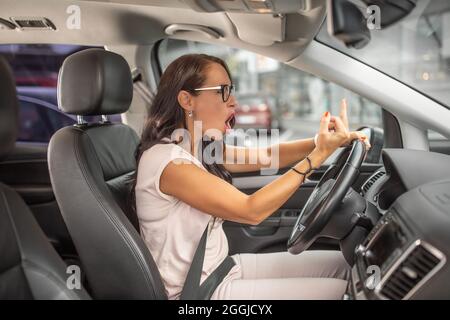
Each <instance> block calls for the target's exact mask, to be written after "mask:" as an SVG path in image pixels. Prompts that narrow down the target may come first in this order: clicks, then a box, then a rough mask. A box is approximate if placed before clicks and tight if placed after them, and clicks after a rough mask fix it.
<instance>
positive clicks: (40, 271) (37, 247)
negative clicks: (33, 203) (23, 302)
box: [0, 183, 89, 300]
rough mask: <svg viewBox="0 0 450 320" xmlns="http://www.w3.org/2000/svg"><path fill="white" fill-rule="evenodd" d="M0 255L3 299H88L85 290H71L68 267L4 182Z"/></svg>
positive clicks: (0, 189)
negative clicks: (68, 285)
mask: <svg viewBox="0 0 450 320" xmlns="http://www.w3.org/2000/svg"><path fill="white" fill-rule="evenodd" d="M0 255H1V259H0V300H3V299H71V300H72V299H73V300H79V299H89V296H88V294H87V293H86V292H85V291H84V289H68V287H67V285H66V281H67V279H68V277H69V274H66V268H67V267H66V265H65V264H64V262H63V261H62V260H61V258H60V257H59V256H58V254H57V253H56V251H55V250H54V249H53V247H52V246H51V245H50V243H49V242H48V241H47V239H46V237H45V235H44V233H43V231H42V230H41V229H40V227H39V225H38V224H37V222H36V220H35V219H34V217H33V215H32V214H31V211H30V210H29V209H28V207H27V206H26V205H25V202H24V201H23V200H22V198H20V196H19V195H18V194H17V193H16V192H15V191H14V190H13V189H11V188H9V187H7V186H6V185H4V184H2V183H0Z"/></svg>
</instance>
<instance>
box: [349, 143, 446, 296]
mask: <svg viewBox="0 0 450 320" xmlns="http://www.w3.org/2000/svg"><path fill="white" fill-rule="evenodd" d="M382 156H383V167H382V168H381V169H380V170H378V171H377V172H375V173H374V174H373V175H372V176H371V177H369V179H368V180H367V181H366V182H365V183H364V184H363V186H362V188H361V194H362V195H363V196H364V197H365V199H366V200H367V201H368V202H371V203H372V204H373V205H374V206H376V208H377V209H378V211H379V212H380V213H381V215H382V216H381V218H380V219H379V221H378V222H377V223H376V225H375V226H374V227H373V229H372V230H371V231H370V232H369V234H368V235H367V237H366V238H365V240H364V241H363V242H362V243H361V244H360V245H359V246H357V248H356V249H355V252H354V256H355V258H354V261H355V264H354V266H353V268H352V272H351V280H350V281H349V286H348V289H347V293H346V295H345V298H347V299H392V300H400V299H450V286H448V283H450V265H449V263H448V258H449V257H450V156H448V155H444V154H438V153H433V152H426V151H418V150H404V149H385V150H383V155H382Z"/></svg>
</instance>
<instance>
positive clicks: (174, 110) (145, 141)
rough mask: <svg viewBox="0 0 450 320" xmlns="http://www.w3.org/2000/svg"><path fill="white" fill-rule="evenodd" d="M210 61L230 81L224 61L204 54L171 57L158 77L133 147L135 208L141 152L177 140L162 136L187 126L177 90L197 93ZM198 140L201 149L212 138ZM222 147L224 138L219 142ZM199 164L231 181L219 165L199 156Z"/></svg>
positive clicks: (204, 78) (133, 203) (133, 195)
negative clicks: (154, 92) (138, 141)
mask: <svg viewBox="0 0 450 320" xmlns="http://www.w3.org/2000/svg"><path fill="white" fill-rule="evenodd" d="M212 63H218V64H220V65H221V66H222V67H223V68H224V69H225V70H226V72H227V74H228V76H229V78H230V80H231V74H230V71H229V69H228V66H227V65H226V63H225V62H224V61H223V60H222V59H219V58H217V57H213V56H209V55H206V54H187V55H183V56H181V57H179V58H177V59H176V60H174V61H173V62H172V63H171V64H170V65H169V66H168V67H167V69H166V70H165V71H164V73H163V75H162V76H161V79H160V82H159V85H158V89H157V93H156V95H155V96H154V97H153V100H152V103H151V106H150V108H149V109H148V115H147V119H146V121H145V124H144V127H143V131H142V136H141V142H140V143H139V145H138V147H137V150H136V154H135V156H136V172H135V173H134V175H133V178H132V181H131V197H130V200H131V205H132V208H133V210H134V211H135V209H136V208H135V206H136V195H135V187H136V180H137V173H138V166H139V161H140V158H141V156H142V154H143V153H144V152H145V151H146V150H148V149H150V148H151V147H152V146H154V145H155V144H159V143H178V142H179V141H178V142H177V141H166V140H163V139H164V138H169V139H170V137H171V135H172V133H173V132H174V130H175V129H177V128H180V127H182V128H185V129H187V125H186V123H185V116H184V110H183V108H182V107H181V106H180V104H179V103H178V93H179V92H180V91H181V90H185V91H187V92H189V93H191V94H192V95H198V92H197V91H195V90H194V89H195V88H200V87H202V86H203V85H204V83H205V81H206V70H207V68H208V66H209V65H210V64H212ZM208 140H209V139H201V144H202V146H201V148H199V150H204V149H205V148H206V147H207V146H208V145H209V144H210V143H212V142H213V141H208ZM221 143H222V146H223V141H222V142H221ZM202 164H203V166H204V167H205V168H206V170H208V172H210V173H212V174H214V175H216V176H218V177H219V178H222V179H224V180H226V181H228V182H230V183H231V175H230V173H229V172H228V171H227V170H226V169H225V168H224V166H223V165H222V164H218V163H213V164H208V163H205V161H204V159H203V157H202Z"/></svg>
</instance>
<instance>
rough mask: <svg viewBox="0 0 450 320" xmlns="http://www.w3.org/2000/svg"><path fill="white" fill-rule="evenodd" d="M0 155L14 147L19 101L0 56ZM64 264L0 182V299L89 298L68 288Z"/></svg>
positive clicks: (27, 212)
mask: <svg viewBox="0 0 450 320" xmlns="http://www.w3.org/2000/svg"><path fill="white" fill-rule="evenodd" d="M0 80H1V81H0V88H1V89H0V90H1V93H0V122H1V123H0V131H1V135H0V140H1V144H0V152H1V155H2V156H6V155H7V154H8V151H10V150H11V149H12V147H13V146H14V142H15V140H16V136H17V131H18V126H17V118H18V117H17V114H18V102H17V98H16V90H15V85H14V82H13V77H12V75H11V71H10V69H9V67H8V66H7V63H6V61H4V60H3V59H2V58H1V57H0ZM68 276H69V275H68V274H66V265H65V264H64V262H63V261H62V260H61V258H60V257H59V256H58V254H57V253H56V251H55V250H54V249H53V247H52V246H51V245H50V243H49V242H48V240H47V239H46V237H45V235H44V233H43V231H42V230H41V229H40V227H39V225H38V223H37V222H36V220H35V218H34V216H33V215H32V213H31V211H30V210H29V208H28V207H27V206H26V204H25V202H24V201H23V200H22V198H21V197H20V196H19V195H18V194H17V193H16V192H15V191H14V190H13V189H11V188H9V187H8V186H6V185H4V184H3V183H0V300H3V299H89V296H88V294H87V293H86V292H85V291H84V289H69V288H68V287H67V285H66V281H67V278H68Z"/></svg>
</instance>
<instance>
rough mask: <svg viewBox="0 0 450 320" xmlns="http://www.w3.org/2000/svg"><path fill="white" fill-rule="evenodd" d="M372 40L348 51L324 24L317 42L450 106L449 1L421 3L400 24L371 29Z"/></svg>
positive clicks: (424, 1) (433, 0)
mask: <svg viewBox="0 0 450 320" xmlns="http://www.w3.org/2000/svg"><path fill="white" fill-rule="evenodd" d="M381 14H383V13H382V12H381ZM371 38H372V39H371V41H370V42H369V44H368V45H367V46H366V47H364V48H362V49H348V48H346V47H345V46H344V44H342V43H341V42H339V41H338V40H337V39H335V38H334V37H331V36H330V35H329V34H328V32H327V25H326V23H324V24H323V26H322V29H321V30H320V32H319V34H318V36H317V37H316V40H318V41H319V42H322V43H324V44H326V45H328V46H331V47H333V48H335V49H337V50H339V51H341V52H344V53H346V54H348V55H350V56H352V57H354V58H356V59H358V60H360V61H362V62H364V63H366V64H368V65H370V66H372V67H373V68H375V69H378V70H380V71H382V72H384V73H386V74H388V75H390V76H391V77H394V78H396V79H397V80H399V81H401V82H403V83H405V84H407V85H409V86H410V87H412V88H414V89H416V90H417V91H420V92H422V93H424V94H425V95H427V96H429V97H430V98H432V99H434V100H436V101H437V102H439V103H441V104H443V105H445V106H447V108H448V107H449V106H450V1H443V0H420V1H418V2H417V6H416V8H415V9H414V10H413V11H412V12H411V13H410V14H409V15H408V16H406V17H405V18H403V19H402V20H401V21H399V22H397V23H396V24H394V25H392V26H389V27H387V28H385V29H383V28H381V29H378V30H376V29H375V30H371Z"/></svg>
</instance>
